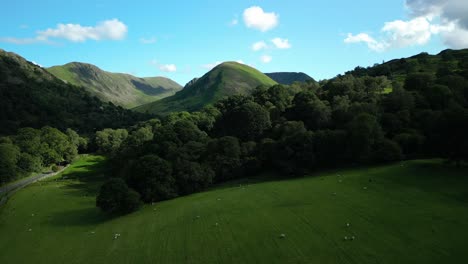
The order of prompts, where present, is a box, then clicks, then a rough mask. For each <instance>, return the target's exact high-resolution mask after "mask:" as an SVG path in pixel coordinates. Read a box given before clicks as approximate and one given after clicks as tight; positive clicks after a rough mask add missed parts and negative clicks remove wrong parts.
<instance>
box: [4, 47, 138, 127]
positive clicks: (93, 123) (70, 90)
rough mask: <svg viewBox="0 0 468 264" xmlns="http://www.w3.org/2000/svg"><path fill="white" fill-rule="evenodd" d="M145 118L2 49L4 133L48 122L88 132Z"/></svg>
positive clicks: (53, 125) (128, 123)
mask: <svg viewBox="0 0 468 264" xmlns="http://www.w3.org/2000/svg"><path fill="white" fill-rule="evenodd" d="M144 118H145V116H144V115H142V114H138V113H135V112H133V111H130V110H125V109H123V108H121V107H117V106H115V105H113V104H109V103H105V102H102V101H100V100H99V99H98V98H96V97H94V96H92V95H91V94H89V93H88V92H87V91H86V90H85V89H84V88H82V87H79V86H74V85H72V84H67V83H64V82H63V81H62V80H59V79H58V78H56V77H55V76H53V75H52V74H51V73H49V72H48V71H46V70H45V69H43V68H41V67H39V66H38V65H35V64H33V63H31V62H29V61H27V60H25V59H24V58H22V57H21V56H19V55H17V54H15V53H11V52H6V51H4V50H1V49H0V124H1V126H0V135H2V134H11V133H15V131H16V130H17V129H18V128H21V127H35V128H39V127H42V126H46V125H47V126H52V127H56V128H59V129H66V128H73V129H75V130H77V131H78V132H80V133H88V132H93V131H95V130H96V129H102V128H105V127H122V126H126V125H130V124H133V123H134V122H135V121H138V120H142V119H144Z"/></svg>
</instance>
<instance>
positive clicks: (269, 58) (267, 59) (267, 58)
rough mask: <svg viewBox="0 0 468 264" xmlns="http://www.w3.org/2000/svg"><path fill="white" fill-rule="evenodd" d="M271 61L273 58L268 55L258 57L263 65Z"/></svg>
mask: <svg viewBox="0 0 468 264" xmlns="http://www.w3.org/2000/svg"><path fill="white" fill-rule="evenodd" d="M272 60H273V58H272V57H271V56H269V55H263V56H262V57H260V61H261V62H263V63H270V62H271V61H272Z"/></svg>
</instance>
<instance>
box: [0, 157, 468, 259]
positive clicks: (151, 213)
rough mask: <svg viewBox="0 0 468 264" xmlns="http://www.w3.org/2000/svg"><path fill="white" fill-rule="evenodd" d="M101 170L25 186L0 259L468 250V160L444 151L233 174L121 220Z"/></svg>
mask: <svg viewBox="0 0 468 264" xmlns="http://www.w3.org/2000/svg"><path fill="white" fill-rule="evenodd" d="M104 174H106V169H105V159H104V158H102V157H99V156H87V157H84V158H82V159H81V160H79V161H78V162H76V163H75V164H74V165H73V166H72V167H71V168H69V169H68V170H67V171H66V172H64V173H63V174H62V176H65V177H66V179H63V177H62V176H58V177H57V179H58V181H55V179H54V178H53V179H49V180H47V181H44V182H41V183H35V184H33V185H31V186H29V187H27V188H25V189H23V190H21V191H19V192H18V193H16V194H15V195H14V196H13V197H12V198H11V199H10V200H9V201H8V203H7V204H6V205H5V206H3V207H0V263H464V262H465V261H466V259H468V252H467V251H466V245H467V243H466V237H467V235H468V188H467V187H468V170H467V169H466V168H464V169H456V168H453V167H449V166H446V165H444V164H442V162H440V161H436V160H431V161H411V162H406V163H404V164H394V165H388V166H380V167H372V168H364V169H348V170H341V171H333V172H331V171H330V172H325V173H320V174H317V175H315V176H314V177H306V178H300V179H292V180H277V181H270V182H261V183H255V184H249V185H245V184H244V185H242V186H240V185H239V184H235V185H234V184H231V185H230V186H229V185H228V186H222V187H219V188H216V189H213V190H210V191H207V192H204V193H198V194H194V195H190V196H187V197H182V198H178V199H175V200H171V201H166V202H161V203H157V204H154V205H146V206H145V207H144V208H143V209H142V210H140V211H138V212H136V213H134V214H131V215H127V216H123V217H120V218H114V219H110V218H108V217H107V216H105V215H103V214H101V213H100V212H99V210H98V209H96V208H95V206H94V203H95V197H94V195H95V192H96V191H97V189H98V188H99V184H100V182H101V181H102V179H103V176H104ZM338 175H340V176H338ZM33 214H34V215H33ZM347 223H349V226H347ZM117 233H118V234H121V236H120V237H119V238H118V239H114V234H117ZM280 234H285V237H284V238H281V237H280ZM345 236H348V237H349V238H351V237H352V236H354V240H351V239H349V240H345V239H344V237H345Z"/></svg>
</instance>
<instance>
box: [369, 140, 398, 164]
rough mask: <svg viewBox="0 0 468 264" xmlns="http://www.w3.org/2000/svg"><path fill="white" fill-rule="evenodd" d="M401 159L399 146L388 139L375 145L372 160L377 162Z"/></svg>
mask: <svg viewBox="0 0 468 264" xmlns="http://www.w3.org/2000/svg"><path fill="white" fill-rule="evenodd" d="M402 158H403V153H402V151H401V148H400V146H399V145H398V144H397V143H396V142H394V141H392V140H389V139H383V140H381V141H380V142H378V143H377V146H376V151H375V154H374V159H375V160H376V161H378V162H392V161H399V160H401V159H402Z"/></svg>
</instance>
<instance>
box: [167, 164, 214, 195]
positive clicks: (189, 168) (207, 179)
mask: <svg viewBox="0 0 468 264" xmlns="http://www.w3.org/2000/svg"><path fill="white" fill-rule="evenodd" d="M174 175H175V178H176V182H177V186H178V191H179V193H180V194H182V195H186V194H190V193H194V192H199V191H202V190H204V189H205V188H207V187H208V186H210V184H211V183H212V182H213V178H214V172H213V170H212V169H211V167H210V166H206V165H203V164H200V163H197V162H192V161H187V160H182V161H178V162H175V163H174Z"/></svg>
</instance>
